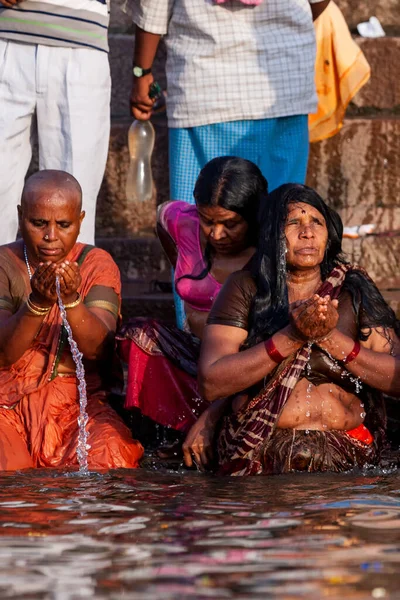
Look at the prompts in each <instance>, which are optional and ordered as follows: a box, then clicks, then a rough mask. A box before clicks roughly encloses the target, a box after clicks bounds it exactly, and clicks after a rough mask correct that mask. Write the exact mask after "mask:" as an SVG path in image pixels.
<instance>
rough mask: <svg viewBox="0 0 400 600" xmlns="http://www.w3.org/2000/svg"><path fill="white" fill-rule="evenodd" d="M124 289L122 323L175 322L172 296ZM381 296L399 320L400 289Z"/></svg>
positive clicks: (383, 293)
mask: <svg viewBox="0 0 400 600" xmlns="http://www.w3.org/2000/svg"><path fill="white" fill-rule="evenodd" d="M124 288H125V286H124V285H123V296H122V317H123V320H124V321H126V320H127V319H130V318H134V317H152V318H154V319H160V320H162V321H166V322H168V323H174V322H175V309H174V301H173V296H172V294H162V293H158V294H141V293H139V294H136V295H125V292H124ZM382 295H383V297H384V298H385V300H386V302H387V303H388V304H389V306H391V308H392V309H393V310H394V311H395V313H396V315H397V317H398V318H399V319H400V289H397V290H382Z"/></svg>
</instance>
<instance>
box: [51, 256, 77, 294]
mask: <svg viewBox="0 0 400 600" xmlns="http://www.w3.org/2000/svg"><path fill="white" fill-rule="evenodd" d="M56 274H57V275H58V277H59V280H60V293H61V298H62V300H63V302H64V303H66V304H67V303H69V302H73V301H74V300H76V298H77V292H78V288H79V286H80V285H81V281H82V278H81V273H80V269H79V265H78V263H76V262H69V261H68V260H65V261H64V262H62V263H61V264H59V265H57V269H56Z"/></svg>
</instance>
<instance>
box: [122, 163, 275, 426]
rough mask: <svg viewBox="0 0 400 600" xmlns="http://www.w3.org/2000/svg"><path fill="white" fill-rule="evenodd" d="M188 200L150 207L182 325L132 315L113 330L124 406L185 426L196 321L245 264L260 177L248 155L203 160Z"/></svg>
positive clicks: (199, 324) (198, 405)
mask: <svg viewBox="0 0 400 600" xmlns="http://www.w3.org/2000/svg"><path fill="white" fill-rule="evenodd" d="M194 197H195V200H196V206H192V205H189V204H187V203H186V202H180V201H174V202H167V203H165V204H163V205H162V206H161V207H160V209H159V212H158V223H157V232H158V236H159V239H160V241H161V243H162V246H163V248H164V250H165V252H166V254H167V256H168V259H169V260H170V262H171V265H172V266H173V267H174V270H175V287H176V290H177V293H178V294H179V296H180V297H181V298H182V300H183V301H184V304H185V312H186V317H187V327H186V330H185V331H181V330H180V329H178V328H177V327H175V326H171V325H167V324H164V323H161V322H157V321H154V320H152V319H133V320H131V321H130V322H128V323H127V324H126V325H124V327H123V328H122V330H121V331H120V332H119V334H118V335H117V339H118V340H119V341H120V348H121V352H122V356H123V358H124V360H125V361H126V362H127V363H128V366H129V370H128V386H127V395H126V402H125V408H128V409H132V408H134V407H137V408H139V409H140V410H141V412H142V414H143V415H145V416H147V417H150V418H151V419H153V420H154V421H155V422H156V423H159V424H161V425H164V426H167V427H171V428H173V429H175V430H177V431H180V432H182V433H183V434H186V433H187V432H188V430H189V429H190V427H191V426H192V425H193V424H194V423H195V421H196V419H197V417H198V416H199V415H200V414H201V412H202V411H203V410H204V408H205V407H206V406H207V404H206V403H205V402H204V401H203V399H202V398H201V397H200V395H199V392H198V389H197V360H198V356H199V351H200V342H201V338H202V333H203V329H204V326H205V323H206V320H207V317H208V314H209V311H210V309H211V306H212V304H213V302H214V300H215V298H216V297H217V296H218V293H219V291H220V289H221V287H222V284H223V283H224V281H225V280H226V279H227V277H228V276H229V275H230V274H231V273H233V272H234V271H237V270H240V269H242V268H244V267H245V266H246V265H248V264H249V262H250V260H251V258H252V256H253V254H254V251H255V247H254V244H255V240H256V237H257V217H258V212H259V208H260V206H261V205H262V204H263V203H264V202H265V200H266V197H267V182H266V180H265V179H264V177H263V176H262V174H261V171H260V170H259V169H258V167H256V165H254V164H253V163H251V162H250V161H248V160H244V159H241V158H236V157H232V156H225V157H219V158H215V159H213V160H211V161H210V162H209V163H207V165H206V166H205V167H204V168H203V169H202V171H201V172H200V175H199V177H198V180H197V183H196V186H195V189H194Z"/></svg>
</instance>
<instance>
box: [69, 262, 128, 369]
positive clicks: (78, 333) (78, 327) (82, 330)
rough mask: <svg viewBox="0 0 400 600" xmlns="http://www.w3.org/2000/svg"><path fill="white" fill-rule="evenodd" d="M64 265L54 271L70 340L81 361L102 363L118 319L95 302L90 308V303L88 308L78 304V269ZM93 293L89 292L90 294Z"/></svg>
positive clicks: (79, 277)
mask: <svg viewBox="0 0 400 600" xmlns="http://www.w3.org/2000/svg"><path fill="white" fill-rule="evenodd" d="M63 265H64V266H62V265H61V266H59V267H58V268H57V273H58V276H59V278H60V291H61V296H62V298H63V302H64V304H65V306H66V308H67V319H68V322H69V324H70V326H71V330H72V335H73V338H74V340H75V342H76V343H77V345H78V348H79V350H80V351H81V352H82V354H83V356H84V358H86V359H88V360H101V359H104V358H106V356H107V354H108V353H109V351H110V342H111V341H112V340H113V339H114V334H115V330H116V327H117V315H116V314H113V313H112V312H110V311H109V310H106V309H104V308H100V307H99V306H95V304H96V301H93V306H90V302H88V304H85V303H83V302H81V301H80V296H79V294H78V288H79V286H80V283H81V276H80V269H79V266H78V264H77V263H69V262H68V261H65V263H63ZM102 287H103V286H102ZM92 289H93V288H91V290H89V294H90V292H91V291H92ZM110 292H111V294H112V295H113V296H114V297H115V303H116V305H117V306H118V297H117V294H116V293H115V292H113V291H112V290H110ZM89 294H88V296H89ZM88 296H87V298H86V299H85V301H87V299H88ZM100 302H101V301H100ZM97 303H98V304H99V302H98V301H97ZM68 304H70V305H71V306H70V308H68ZM103 304H111V302H109V301H104V302H103Z"/></svg>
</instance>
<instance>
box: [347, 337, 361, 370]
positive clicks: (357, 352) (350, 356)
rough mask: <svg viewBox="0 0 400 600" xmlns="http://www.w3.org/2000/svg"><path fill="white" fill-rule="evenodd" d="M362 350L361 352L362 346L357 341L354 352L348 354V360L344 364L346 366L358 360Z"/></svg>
mask: <svg viewBox="0 0 400 600" xmlns="http://www.w3.org/2000/svg"><path fill="white" fill-rule="evenodd" d="M360 350H361V344H360V342H359V341H358V340H357V341H356V342H355V343H354V346H353V350H352V351H351V352H350V354H348V355H347V356H346V358H345V359H344V361H343V363H344V364H345V365H347V363H349V362H351V361H352V360H354V359H355V358H357V356H358V355H359V353H360Z"/></svg>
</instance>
